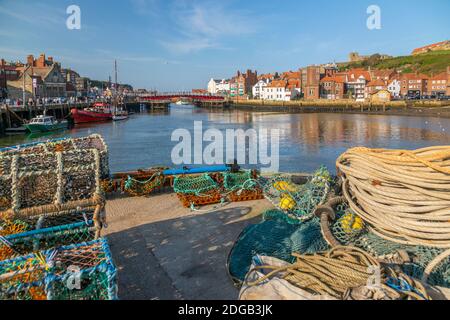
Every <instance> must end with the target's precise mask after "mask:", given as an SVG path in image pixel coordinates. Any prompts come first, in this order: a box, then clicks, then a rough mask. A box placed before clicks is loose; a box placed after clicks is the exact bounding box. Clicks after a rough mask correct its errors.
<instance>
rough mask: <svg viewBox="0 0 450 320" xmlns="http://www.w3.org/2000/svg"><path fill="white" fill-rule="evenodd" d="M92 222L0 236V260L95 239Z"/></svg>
mask: <svg viewBox="0 0 450 320" xmlns="http://www.w3.org/2000/svg"><path fill="white" fill-rule="evenodd" d="M95 233H96V230H95V228H94V226H93V221H92V220H91V221H86V222H78V223H72V224H67V225H63V226H56V227H50V228H44V229H39V230H32V231H26V232H22V233H17V234H12V235H9V236H6V237H4V236H0V260H7V259H12V258H15V257H17V256H19V255H24V254H28V253H32V252H36V251H40V250H47V249H51V248H56V247H60V246H64V245H69V244H74V243H81V242H86V241H91V240H94V239H95Z"/></svg>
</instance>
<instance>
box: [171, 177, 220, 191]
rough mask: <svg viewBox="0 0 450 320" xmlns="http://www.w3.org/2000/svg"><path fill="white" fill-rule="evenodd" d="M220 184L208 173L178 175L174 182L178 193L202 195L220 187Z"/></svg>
mask: <svg viewBox="0 0 450 320" xmlns="http://www.w3.org/2000/svg"><path fill="white" fill-rule="evenodd" d="M218 188H219V185H218V184H217V182H215V181H214V180H213V179H212V178H211V177H210V176H209V175H208V174H203V175H201V176H197V177H191V176H177V177H176V178H175V180H174V182H173V190H174V191H175V192H176V193H182V194H195V195H202V194H205V193H207V192H208V191H211V190H214V189H218Z"/></svg>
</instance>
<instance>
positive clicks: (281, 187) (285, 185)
mask: <svg viewBox="0 0 450 320" xmlns="http://www.w3.org/2000/svg"><path fill="white" fill-rule="evenodd" d="M273 187H274V188H275V189H277V190H278V191H288V192H295V191H296V188H295V187H294V186H293V185H292V184H290V183H289V182H287V181H277V182H275V183H274V184H273Z"/></svg>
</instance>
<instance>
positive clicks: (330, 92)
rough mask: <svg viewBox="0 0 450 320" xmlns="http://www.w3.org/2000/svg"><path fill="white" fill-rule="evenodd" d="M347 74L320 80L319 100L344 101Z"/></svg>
mask: <svg viewBox="0 0 450 320" xmlns="http://www.w3.org/2000/svg"><path fill="white" fill-rule="evenodd" d="M346 82H347V74H346V73H342V74H335V75H333V76H326V77H325V78H323V79H322V80H320V98H321V99H329V100H339V99H344V95H345V94H346V88H347V86H346Z"/></svg>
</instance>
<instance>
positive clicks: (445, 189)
mask: <svg viewBox="0 0 450 320" xmlns="http://www.w3.org/2000/svg"><path fill="white" fill-rule="evenodd" d="M336 166H337V169H338V172H339V174H341V175H342V178H343V180H344V183H343V192H344V196H345V197H346V199H347V201H348V202H349V205H350V208H351V209H352V210H353V211H354V212H355V213H356V214H357V215H358V216H360V217H361V218H362V219H363V220H364V221H366V222H367V223H368V224H369V226H370V228H371V231H372V232H373V233H375V234H377V235H378V236H380V237H382V238H384V239H386V240H390V241H394V242H396V243H401V244H408V245H423V246H430V247H437V248H450V146H437V147H429V148H424V149H419V150H415V151H406V150H384V149H367V148H353V149H350V150H348V151H347V152H345V153H344V154H342V155H341V156H340V157H339V158H338V159H337V161H336Z"/></svg>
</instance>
